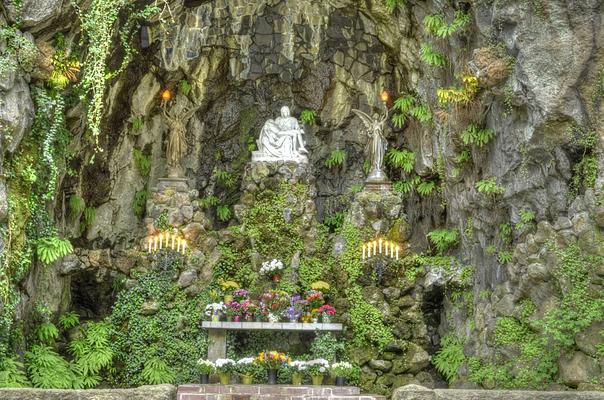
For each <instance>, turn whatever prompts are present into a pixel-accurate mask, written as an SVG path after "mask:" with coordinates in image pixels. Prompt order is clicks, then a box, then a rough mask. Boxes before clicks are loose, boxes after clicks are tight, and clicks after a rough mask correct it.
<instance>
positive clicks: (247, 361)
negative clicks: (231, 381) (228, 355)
mask: <svg viewBox="0 0 604 400" xmlns="http://www.w3.org/2000/svg"><path fill="white" fill-rule="evenodd" d="M255 360H256V359H255V358H254V357H246V358H242V359H240V360H238V361H237V364H239V365H247V364H252V363H253V362H254V361H255Z"/></svg>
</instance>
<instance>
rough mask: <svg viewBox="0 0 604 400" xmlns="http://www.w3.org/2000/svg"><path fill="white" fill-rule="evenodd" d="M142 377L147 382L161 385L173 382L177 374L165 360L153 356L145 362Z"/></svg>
mask: <svg viewBox="0 0 604 400" xmlns="http://www.w3.org/2000/svg"><path fill="white" fill-rule="evenodd" d="M141 377H142V378H143V380H144V381H145V383H147V384H150V385H160V384H162V383H172V382H173V381H174V379H175V378H176V375H175V374H174V372H172V371H171V370H170V368H169V367H168V365H167V364H166V363H165V362H164V361H162V360H160V359H159V358H152V359H150V360H149V361H147V362H146V363H145V367H144V368H143V371H142V372H141Z"/></svg>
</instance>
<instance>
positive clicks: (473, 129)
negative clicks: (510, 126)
mask: <svg viewBox="0 0 604 400" xmlns="http://www.w3.org/2000/svg"><path fill="white" fill-rule="evenodd" d="M492 137H493V132H492V131H491V130H490V129H484V128H479V127H478V125H476V124H475V123H474V122H472V123H470V124H469V125H468V126H467V128H466V129H465V130H464V131H463V132H462V133H461V140H462V141H463V143H464V144H465V145H469V144H472V145H475V146H478V147H482V146H484V145H485V144H487V143H489V141H490V140H491V138H492Z"/></svg>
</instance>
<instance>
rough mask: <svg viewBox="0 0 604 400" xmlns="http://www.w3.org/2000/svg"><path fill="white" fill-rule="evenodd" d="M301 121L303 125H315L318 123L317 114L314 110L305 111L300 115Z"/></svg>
mask: <svg viewBox="0 0 604 400" xmlns="http://www.w3.org/2000/svg"><path fill="white" fill-rule="evenodd" d="M300 120H301V121H302V123H303V124H306V125H315V124H316V123H317V122H316V114H315V112H314V111H313V110H304V111H302V113H301V114H300Z"/></svg>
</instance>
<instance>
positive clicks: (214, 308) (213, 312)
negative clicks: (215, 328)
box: [205, 302, 226, 322]
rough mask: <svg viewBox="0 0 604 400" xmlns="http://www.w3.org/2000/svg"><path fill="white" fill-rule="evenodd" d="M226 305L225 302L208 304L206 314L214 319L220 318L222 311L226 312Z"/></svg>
mask: <svg viewBox="0 0 604 400" xmlns="http://www.w3.org/2000/svg"><path fill="white" fill-rule="evenodd" d="M225 310H226V307H225V305H224V303H223V302H220V303H212V304H208V305H207V306H206V309H205V315H206V316H208V317H210V319H211V320H212V321H215V322H218V321H219V320H220V313H222V312H224V311H225Z"/></svg>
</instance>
